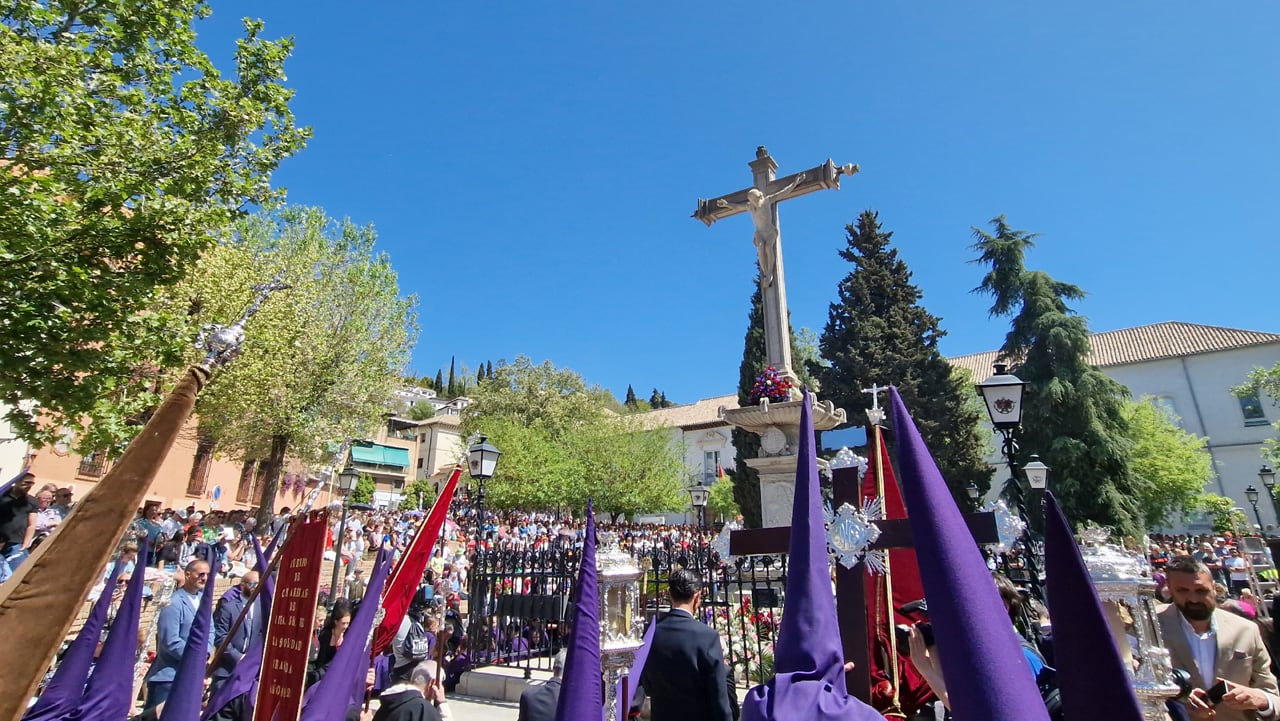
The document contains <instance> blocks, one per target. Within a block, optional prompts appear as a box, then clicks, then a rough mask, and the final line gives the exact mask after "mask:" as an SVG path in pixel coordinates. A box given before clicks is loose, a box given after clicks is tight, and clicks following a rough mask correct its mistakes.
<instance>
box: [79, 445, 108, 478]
mask: <svg viewBox="0 0 1280 721" xmlns="http://www.w3.org/2000/svg"><path fill="white" fill-rule="evenodd" d="M106 469H107V454H106V453H105V452H103V451H94V452H93V453H90V454H89V455H87V456H85V457H83V458H81V459H80V467H79V468H78V469H76V475H79V476H88V477H89V478H101V477H102V473H103V472H104V471H105V470H106Z"/></svg>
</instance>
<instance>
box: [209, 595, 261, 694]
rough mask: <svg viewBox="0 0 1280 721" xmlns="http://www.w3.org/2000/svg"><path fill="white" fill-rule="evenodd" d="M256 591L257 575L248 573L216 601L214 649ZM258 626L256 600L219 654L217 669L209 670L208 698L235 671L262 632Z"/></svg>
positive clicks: (225, 636)
mask: <svg viewBox="0 0 1280 721" xmlns="http://www.w3.org/2000/svg"><path fill="white" fill-rule="evenodd" d="M257 587H258V572H257V571H249V572H248V573H246V574H244V576H242V577H241V578H240V583H239V585H236V586H233V587H232V588H231V590H229V591H227V592H226V593H225V594H223V595H222V598H221V599H219V600H218V607H217V608H216V609H214V611H213V645H214V647H215V648H217V647H218V646H220V645H221V644H222V642H223V640H224V639H226V638H227V634H229V633H230V632H231V624H233V623H235V622H236V619H237V618H239V617H240V612H241V611H243V610H244V607H245V603H246V602H247V601H248V599H249V595H250V594H252V593H253V592H254V589H256V588H257ZM262 624H263V618H262V606H261V604H260V603H259V602H258V599H254V601H253V610H251V611H250V612H249V613H248V614H247V615H246V616H245V618H244V621H243V622H242V623H241V624H240V627H239V628H237V629H236V632H235V634H234V635H232V636H231V642H230V643H228V644H227V649H226V650H225V651H223V652H222V657H221V658H220V659H219V660H218V667H217V668H215V669H214V670H213V680H212V681H211V682H210V684H209V686H210V693H211V694H212V693H214V692H216V691H217V690H218V687H219V686H221V685H222V684H224V683H226V681H227V677H228V676H230V675H231V671H232V670H233V669H235V667H236V663H237V662H238V661H239V660H240V657H241V656H243V655H244V652H245V649H247V648H249V643H250V642H251V641H252V640H253V637H254V636H255V635H256V634H258V633H260V632H261V631H262Z"/></svg>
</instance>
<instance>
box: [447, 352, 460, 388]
mask: <svg viewBox="0 0 1280 721" xmlns="http://www.w3.org/2000/svg"><path fill="white" fill-rule="evenodd" d="M454 361H455V358H454V357H453V356H449V389H448V390H449V392H448V394H447V395H448V396H449V397H450V398H456V397H457V396H458V384H457V381H456V380H455V378H454V372H453V368H454Z"/></svg>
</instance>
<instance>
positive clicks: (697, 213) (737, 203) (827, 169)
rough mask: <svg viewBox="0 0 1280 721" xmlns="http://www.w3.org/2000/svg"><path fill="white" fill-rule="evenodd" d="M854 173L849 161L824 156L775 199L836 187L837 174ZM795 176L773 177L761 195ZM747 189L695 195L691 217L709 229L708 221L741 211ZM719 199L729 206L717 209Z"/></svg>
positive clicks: (784, 185) (769, 192)
mask: <svg viewBox="0 0 1280 721" xmlns="http://www.w3.org/2000/svg"><path fill="white" fill-rule="evenodd" d="M857 172H858V166H857V165H854V164H852V163H849V164H847V165H836V164H835V163H834V162H833V161H832V160H831V159H830V158H827V162H825V163H823V164H822V165H819V166H818V167H816V168H810V169H809V170H806V171H804V180H803V181H801V182H800V183H799V184H797V185H796V187H795V188H793V189H792V190H791V192H789V193H787V194H786V195H783V196H781V197H779V198H777V199H776V200H779V201H781V200H790V199H791V198H798V197H800V196H801V195H808V194H809V193H813V192H815V191H819V190H829V189H830V190H839V189H840V176H842V175H848V176H850V177H852V176H853V174H854V173H857ZM798 175H800V174H799V173H793V174H791V175H788V176H785V177H782V178H775V179H773V180H771V181H769V184H768V186H767V187H766V188H765V189H764V190H763V192H764V194H765V195H772V194H773V193H776V192H778V191H779V190H782V189H783V188H786V187H787V186H788V185H791V183H792V182H793V181H795V179H796V176H798ZM750 190H752V188H743V189H742V190H738V191H734V192H732V193H729V194H728V195H722V196H720V197H719V198H712V199H710V200H704V199H702V198H698V207H697V209H696V210H694V211H693V216H692V217H693V218H695V219H697V220H701V221H702V222H703V223H706V225H707V227H708V228H709V227H711V224H712V223H714V222H716V221H717V220H721V219H723V218H728V217H730V216H733V215H737V214H738V213H742V212H745V207H744V206H745V205H746V203H747V191H750ZM721 200H723V201H725V202H726V203H728V204H729V205H730V206H732V207H728V208H721V207H720V201H721Z"/></svg>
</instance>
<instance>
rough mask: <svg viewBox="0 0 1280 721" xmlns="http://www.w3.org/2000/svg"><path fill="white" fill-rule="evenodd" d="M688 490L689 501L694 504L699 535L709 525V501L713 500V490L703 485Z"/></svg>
mask: <svg viewBox="0 0 1280 721" xmlns="http://www.w3.org/2000/svg"><path fill="white" fill-rule="evenodd" d="M687 490H688V491H689V500H690V501H691V502H692V503H693V512H694V518H695V519H696V521H697V525H698V533H702V531H703V530H704V529H705V528H706V525H707V501H708V500H709V499H710V498H711V490H710V489H708V488H707V487H706V486H704V485H702V484H701V483H699V484H697V485H693V486H689V488H688V489H687Z"/></svg>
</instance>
